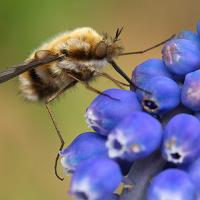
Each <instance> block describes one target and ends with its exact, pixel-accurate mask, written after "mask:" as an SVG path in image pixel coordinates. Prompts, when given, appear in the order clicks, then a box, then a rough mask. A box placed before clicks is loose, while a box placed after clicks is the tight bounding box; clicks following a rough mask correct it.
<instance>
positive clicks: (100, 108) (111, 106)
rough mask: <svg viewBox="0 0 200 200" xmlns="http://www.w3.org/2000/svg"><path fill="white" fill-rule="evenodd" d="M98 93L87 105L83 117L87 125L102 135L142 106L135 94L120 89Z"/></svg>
mask: <svg viewBox="0 0 200 200" xmlns="http://www.w3.org/2000/svg"><path fill="white" fill-rule="evenodd" d="M103 93H104V94H107V95H109V96H110V97H112V98H114V99H112V98H109V97H108V96H105V95H99V96H98V97H96V98H95V99H94V100H93V102H92V103H91V104H90V106H89V107H88V109H87V111H86V114H85V117H86V121H87V124H88V126H90V127H91V128H93V129H94V130H95V131H97V132H98V133H100V134H102V135H107V134H108V133H109V132H110V131H111V130H112V129H113V128H114V127H115V126H116V125H117V124H118V123H119V122H120V121H121V120H122V119H124V117H125V116H127V115H128V114H130V113H133V112H135V111H141V110H142V108H141V106H140V104H139V102H138V100H137V97H136V94H135V93H134V92H131V91H127V90H121V89H109V90H106V91H104V92H103Z"/></svg>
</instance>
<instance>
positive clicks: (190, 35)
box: [175, 30, 200, 47]
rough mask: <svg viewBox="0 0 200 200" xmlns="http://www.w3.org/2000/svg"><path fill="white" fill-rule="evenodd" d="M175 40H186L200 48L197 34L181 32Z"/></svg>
mask: <svg viewBox="0 0 200 200" xmlns="http://www.w3.org/2000/svg"><path fill="white" fill-rule="evenodd" d="M175 38H176V39H187V40H190V41H193V42H195V43H196V44H197V45H199V47H200V38H199V36H198V34H197V33H195V32H192V31H190V30H185V31H181V32H180V33H178V34H177V35H176V37H175Z"/></svg>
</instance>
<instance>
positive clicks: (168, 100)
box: [136, 76, 180, 114]
mask: <svg viewBox="0 0 200 200" xmlns="http://www.w3.org/2000/svg"><path fill="white" fill-rule="evenodd" d="M140 87H141V88H142V89H144V90H145V91H142V90H140V89H138V90H137V91H136V94H137V97H138V99H139V101H140V102H141V104H142V106H143V109H144V110H145V111H146V112H149V113H153V114H164V113H166V112H168V111H170V110H172V109H174V108H175V107H176V106H178V105H179V103H180V88H179V86H178V84H177V83H176V82H175V81H173V80H172V79H170V78H167V77H163V76H155V77H153V78H151V79H148V80H146V82H144V83H143V84H142V85H140ZM146 91H147V92H146Z"/></svg>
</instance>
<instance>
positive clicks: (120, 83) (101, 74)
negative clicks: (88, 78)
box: [95, 72, 130, 89]
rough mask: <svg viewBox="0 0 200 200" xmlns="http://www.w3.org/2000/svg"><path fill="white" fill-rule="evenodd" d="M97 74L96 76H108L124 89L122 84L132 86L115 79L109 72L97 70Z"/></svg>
mask: <svg viewBox="0 0 200 200" xmlns="http://www.w3.org/2000/svg"><path fill="white" fill-rule="evenodd" d="M95 74H96V76H103V77H105V78H107V79H108V80H111V81H112V82H113V83H114V84H115V85H117V86H118V87H119V88H121V89H124V88H123V87H122V85H123V86H127V87H130V85H129V84H126V83H123V82H121V81H118V80H116V79H114V78H113V77H112V76H110V75H109V74H107V73H105V72H95Z"/></svg>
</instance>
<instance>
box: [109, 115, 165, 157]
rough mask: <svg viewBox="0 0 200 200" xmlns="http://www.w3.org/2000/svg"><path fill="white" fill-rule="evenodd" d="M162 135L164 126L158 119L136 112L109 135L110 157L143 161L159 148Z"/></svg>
mask: <svg viewBox="0 0 200 200" xmlns="http://www.w3.org/2000/svg"><path fill="white" fill-rule="evenodd" d="M162 134H163V130H162V126H161V124H160V122H159V121H158V120H157V119H155V118H154V117H152V116H151V115H149V114H147V113H144V112H135V113H133V114H131V115H129V116H127V117H126V118H125V119H124V120H123V121H121V122H120V123H119V125H117V126H116V127H115V128H114V129H113V130H112V131H111V133H110V134H109V135H108V140H107V142H106V146H107V148H108V153H109V156H110V157H111V158H121V159H125V160H128V161H134V160H136V159H141V158H143V157H145V156H147V155H149V154H151V153H152V152H153V151H155V150H156V149H157V148H158V147H159V145H160V143H161V139H162Z"/></svg>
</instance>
